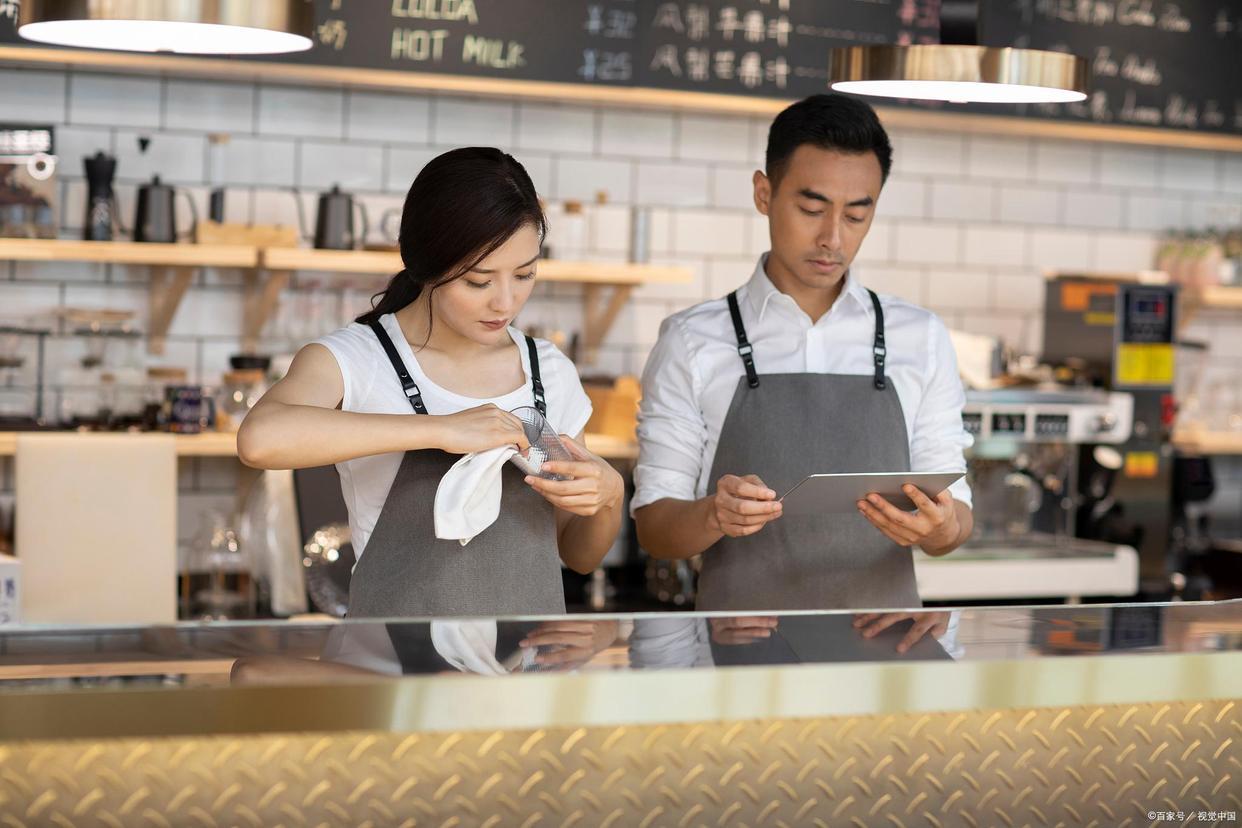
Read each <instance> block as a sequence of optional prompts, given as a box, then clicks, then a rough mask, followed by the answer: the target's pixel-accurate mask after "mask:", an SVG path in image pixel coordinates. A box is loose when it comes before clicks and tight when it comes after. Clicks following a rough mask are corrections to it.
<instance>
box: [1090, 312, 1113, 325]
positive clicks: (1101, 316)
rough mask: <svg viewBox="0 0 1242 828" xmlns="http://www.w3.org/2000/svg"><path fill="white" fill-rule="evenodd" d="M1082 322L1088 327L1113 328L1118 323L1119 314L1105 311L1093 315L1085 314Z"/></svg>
mask: <svg viewBox="0 0 1242 828" xmlns="http://www.w3.org/2000/svg"><path fill="white" fill-rule="evenodd" d="M1082 321H1083V322H1085V323H1087V324H1088V325H1095V326H1097V327H1102V328H1111V327H1112V326H1113V324H1114V323H1115V322H1116V321H1117V314H1115V313H1106V312H1104V311H1094V312H1092V313H1084V314H1083V315H1082Z"/></svg>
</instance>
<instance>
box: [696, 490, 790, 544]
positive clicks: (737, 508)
mask: <svg viewBox="0 0 1242 828" xmlns="http://www.w3.org/2000/svg"><path fill="white" fill-rule="evenodd" d="M780 516H781V504H780V501H778V500H777V499H776V492H774V491H772V490H771V489H769V488H768V487H767V486H766V485H764V483H763V481H762V480H760V479H759V478H758V477H757V476H756V475H753V474H748V475H746V476H745V477H738V476H737V475H734V474H726V475H725V476H724V477H722V478H720V480H718V481H716V494H715V495H713V496H712V503H711V511H710V513H709V516H708V522H709V526H710V528H711V529H712V531H715V532H720V533H721V534H723V535H724V536H725V537H729V538H740V537H743V536H745V535H753V534H755V533H756V532H758V531H759V530H760V529H762V528H763V527H764V526H767V525H768V524H769V523H771V522H772V521H774V520H776V519H777V518H778V517H780Z"/></svg>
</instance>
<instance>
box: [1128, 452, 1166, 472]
mask: <svg viewBox="0 0 1242 828" xmlns="http://www.w3.org/2000/svg"><path fill="white" fill-rule="evenodd" d="M1159 467H1160V458H1159V456H1157V454H1156V453H1155V452H1154V451H1132V452H1130V453H1129V454H1127V455H1126V477H1155V476H1156V471H1157V469H1158V468H1159Z"/></svg>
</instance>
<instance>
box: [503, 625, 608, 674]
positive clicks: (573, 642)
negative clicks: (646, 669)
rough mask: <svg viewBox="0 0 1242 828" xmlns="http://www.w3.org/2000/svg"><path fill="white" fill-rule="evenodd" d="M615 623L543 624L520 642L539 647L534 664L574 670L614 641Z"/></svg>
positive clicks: (525, 645)
mask: <svg viewBox="0 0 1242 828" xmlns="http://www.w3.org/2000/svg"><path fill="white" fill-rule="evenodd" d="M617 628H618V624H617V622H616V621H568V620H566V621H545V622H544V623H542V624H540V625H539V626H538V627H536V628H535V629H534V630H532V631H531V632H529V633H527V635H526V637H525V638H524V639H522V640H521V641H520V642H519V645H520V646H522V647H536V648H542V649H541V651H540V652H539V654H538V655H536V656H535V663H536V664H538V665H539V666H541V667H549V668H552V669H554V670H574V669H577V668H578V667H581V666H583V665H585V664H586V663H587V662H589V661H590V660H591V659H592V658H594V657H595V655H596V654H597V653H599V652H601V651H603V650H605V649H607V648H608V647H609V646H610V645H611V644H612V643H613V642H614V641H616V640H617Z"/></svg>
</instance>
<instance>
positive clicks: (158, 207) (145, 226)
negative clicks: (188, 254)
mask: <svg viewBox="0 0 1242 828" xmlns="http://www.w3.org/2000/svg"><path fill="white" fill-rule="evenodd" d="M178 195H183V196H185V200H186V201H187V202H189V204H190V216H191V217H192V218H193V219H194V224H198V207H197V206H196V205H195V204H194V199H193V198H191V197H190V194H189V192H187V191H186V190H179V189H177V188H176V187H173V186H171V185H169V184H165V183H164V182H162V181H160V177H159V176H158V175H157V176H154V177H153V178H152V179H151V180H150V182H148V183H146V184H143V185H142V186H141V187H139V188H138V208H137V211H136V213H135V215H134V241H136V242H161V243H164V244H172V243H173V242H175V241H177V210H176V202H177V196H178ZM191 226H193V225H191Z"/></svg>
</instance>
